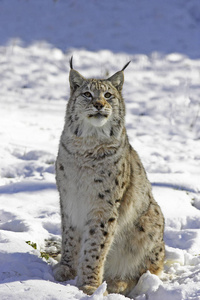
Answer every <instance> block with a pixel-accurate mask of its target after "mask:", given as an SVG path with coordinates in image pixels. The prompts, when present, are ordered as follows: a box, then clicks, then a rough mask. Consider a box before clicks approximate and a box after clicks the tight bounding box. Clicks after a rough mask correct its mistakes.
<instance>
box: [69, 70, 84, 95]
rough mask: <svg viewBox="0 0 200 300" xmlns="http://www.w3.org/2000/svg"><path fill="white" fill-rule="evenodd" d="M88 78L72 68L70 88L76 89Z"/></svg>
mask: <svg viewBox="0 0 200 300" xmlns="http://www.w3.org/2000/svg"><path fill="white" fill-rule="evenodd" d="M85 80H86V79H85V78H84V77H83V76H82V75H81V74H80V73H79V72H77V71H75V70H73V69H72V70H70V73H69V83H70V88H71V89H72V90H73V91H75V90H76V89H77V88H78V87H79V86H81V85H82V84H83V82H84V81H85Z"/></svg>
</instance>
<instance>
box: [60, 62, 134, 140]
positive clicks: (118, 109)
mask: <svg viewBox="0 0 200 300" xmlns="http://www.w3.org/2000/svg"><path fill="white" fill-rule="evenodd" d="M129 63H130V62H128V63H127V64H126V65H125V66H124V67H123V69H122V70H121V71H119V72H117V73H115V74H114V75H113V76H111V77H109V78H108V79H86V78H84V77H83V76H82V75H81V74H80V73H79V72H77V71H76V70H74V69H73V65H72V58H71V60H70V67H71V70H70V74H69V82H70V90H71V93H70V99H69V102H68V107H67V116H66V121H68V126H70V127H71V131H72V132H73V133H74V134H75V135H77V136H87V135H91V134H95V133H96V131H97V130H100V131H102V132H104V133H106V134H107V135H110V136H112V135H115V133H117V131H119V129H120V128H122V126H124V116H125V104H124V100H123V98H122V95H121V91H122V86H123V83H124V74H123V71H124V70H125V68H126V67H127V66H128V65H129Z"/></svg>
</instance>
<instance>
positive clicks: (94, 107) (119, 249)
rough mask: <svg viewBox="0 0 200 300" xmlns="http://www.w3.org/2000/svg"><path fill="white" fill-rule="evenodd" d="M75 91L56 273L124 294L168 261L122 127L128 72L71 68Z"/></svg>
mask: <svg viewBox="0 0 200 300" xmlns="http://www.w3.org/2000/svg"><path fill="white" fill-rule="evenodd" d="M70 66H71V71H70V75H69V81H70V89H71V94H70V98H69V101H68V105H67V111H66V119H65V125H64V129H63V132H62V135H61V139H60V145H59V152H58V157H57V161H56V181H57V187H58V191H59V194H60V207H61V219H62V257H61V261H60V262H59V263H58V264H57V265H56V266H55V267H54V276H55V278H56V279H57V280H58V281H64V280H69V279H72V278H74V277H75V276H78V279H77V285H78V286H79V287H80V289H82V290H83V291H84V292H86V293H88V294H92V293H93V292H94V291H95V289H96V288H97V287H98V286H99V285H100V284H101V283H102V281H103V280H106V281H107V283H108V292H116V293H122V294H125V295H127V294H128V293H129V291H130V290H131V289H132V288H133V287H134V286H135V284H136V283H137V281H138V279H139V277H140V276H141V275H142V274H143V273H144V272H146V271H147V270H150V272H152V273H153V274H159V272H160V271H161V270H162V266H163V258H164V242H163V229H164V219H163V215H162V212H161V210H160V207H159V206H158V204H157V203H156V202H155V200H154V198H153V195H152V192H151V185H150V183H149V181H148V179H147V176H146V173H145V170H144V168H143V165H142V163H141V161H140V159H139V157H138V154H137V153H136V152H135V150H134V149H133V148H132V147H131V145H130V143H129V141H128V137H127V133H126V128H125V103H124V100H123V98H122V94H121V91H122V86H123V81H124V75H123V71H124V69H125V67H126V66H127V65H126V66H125V67H124V68H123V69H122V71H119V72H117V73H115V74H114V75H113V76H111V77H110V78H108V79H102V80H99V79H85V78H84V77H83V76H82V75H80V74H79V73H78V72H77V71H75V70H74V69H73V65H72V60H71V62H70Z"/></svg>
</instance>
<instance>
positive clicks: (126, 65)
mask: <svg viewBox="0 0 200 300" xmlns="http://www.w3.org/2000/svg"><path fill="white" fill-rule="evenodd" d="M130 62H131V60H130V61H129V62H127V64H125V66H124V67H123V68H122V71H124V70H125V69H126V68H127V67H128V65H129V64H130Z"/></svg>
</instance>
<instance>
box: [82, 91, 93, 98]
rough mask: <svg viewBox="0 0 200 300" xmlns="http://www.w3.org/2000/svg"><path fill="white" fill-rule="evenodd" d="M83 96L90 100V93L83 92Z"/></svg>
mask: <svg viewBox="0 0 200 300" xmlns="http://www.w3.org/2000/svg"><path fill="white" fill-rule="evenodd" d="M83 95H84V96H85V97H87V98H92V94H91V93H90V92H85V93H84V94H83Z"/></svg>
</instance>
